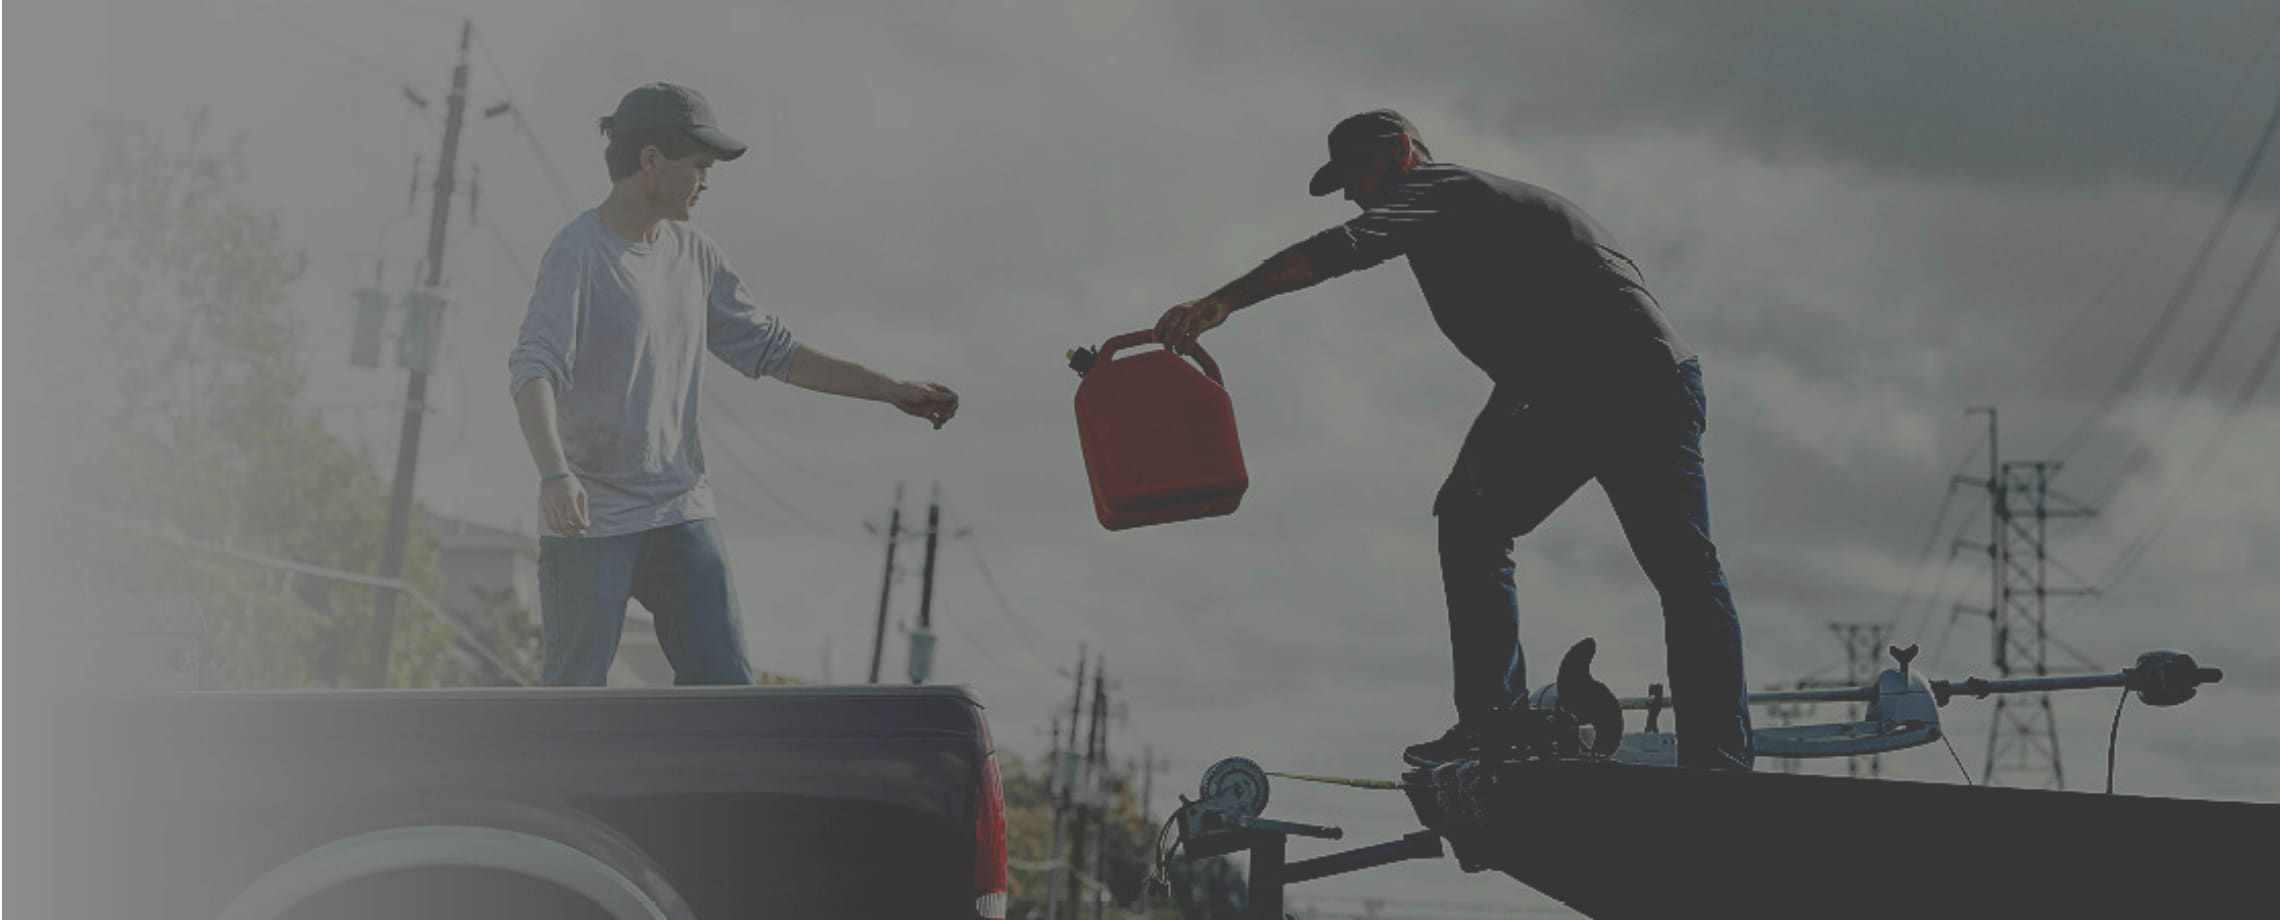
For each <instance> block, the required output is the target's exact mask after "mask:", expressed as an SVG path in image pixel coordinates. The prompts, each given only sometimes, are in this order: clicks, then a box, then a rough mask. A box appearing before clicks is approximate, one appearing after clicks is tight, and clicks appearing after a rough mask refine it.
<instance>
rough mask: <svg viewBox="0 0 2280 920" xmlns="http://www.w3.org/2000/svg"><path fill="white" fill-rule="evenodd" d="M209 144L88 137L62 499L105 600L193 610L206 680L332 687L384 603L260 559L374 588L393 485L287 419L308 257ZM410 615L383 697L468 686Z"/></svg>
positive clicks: (418, 565) (424, 560) (68, 223)
mask: <svg viewBox="0 0 2280 920" xmlns="http://www.w3.org/2000/svg"><path fill="white" fill-rule="evenodd" d="M201 127H202V119H198V120H194V121H193V123H192V125H191V127H190V130H189V132H188V134H187V136H186V137H184V138H181V139H169V138H165V137H162V136H160V135H158V134H157V133H155V132H153V131H151V130H149V129H148V128H145V127H142V126H138V125H131V124H121V123H104V124H98V125H96V126H95V127H94V128H93V129H92V135H93V137H92V140H93V141H94V143H92V144H90V145H88V146H89V148H90V149H91V150H92V151H93V152H94V154H95V161H94V162H95V164H96V166H95V172H96V175H95V181H94V182H93V183H92V184H91V186H90V189H91V190H90V192H89V193H88V195H87V197H86V199H85V200H84V201H82V202H79V203H78V204H76V205H75V206H74V207H73V208H72V209H71V211H70V213H69V215H68V217H67V219H66V220H65V221H63V222H62V223H61V227H62V230H63V234H62V235H63V237H64V238H65V239H67V240H68V241H69V244H68V246H67V247H66V248H67V250H68V251H69V252H70V253H71V254H72V256H73V259H74V262H73V264H72V265H70V266H69V267H68V269H67V272H68V274H67V276H66V277H67V278H68V279H69V281H68V287H69V288H70V289H71V290H74V291H77V292H79V296H78V298H77V299H78V300H79V301H80V302H81V303H80V305H79V308H78V310H76V311H75V312H76V313H78V314H80V315H79V316H78V317H76V318H77V319H78V320H79V321H80V322H81V323H83V324H84V325H83V328H82V330H81V331H82V332H91V333H92V335H91V336H88V337H87V338H88V339H89V340H90V350H89V352H88V354H87V355H86V358H87V360H84V361H81V362H74V364H75V366H72V367H59V368H56V369H55V370H54V373H55V375H56V376H64V377H69V378H70V379H64V380H48V381H46V382H47V383H48V384H49V385H50V386H49V388H50V389H56V390H61V391H63V392H66V393H69V394H71V398H72V400H73V402H74V405H73V406H72V407H71V408H70V409H69V410H68V411H69V414H71V415H72V416H73V418H74V421H75V423H76V424H79V425H84V426H85V427H84V430H83V431H82V432H81V433H82V434H83V435H84V436H85V438H86V441H87V445H86V446H87V449H85V450H82V451H80V452H79V453H78V454H77V456H76V458H75V459H74V461H73V462H71V463H70V464H69V466H68V470H69V472H68V476H69V478H70V482H69V490H70V494H71V495H72V502H73V504H74V506H75V510H76V511H79V512H83V513H84V514H85V515H87V516H88V517H89V518H91V519H93V520H96V521H98V522H100V523H102V524H107V525H111V526H106V527H99V528H98V532H99V533H100V535H101V536H100V537H99V538H97V539H96V540H94V541H93V544H92V545H95V546H98V547H100V549H99V550H98V552H100V554H101V556H102V558H104V559H105V560H106V561H105V562H104V563H103V564H102V566H101V572H100V582H101V584H102V587H104V588H105V589H106V590H112V591H133V592H155V593H167V594H187V595H190V596H192V597H194V598H195V599H196V600H197V602H198V605H199V608H200V610H201V611H202V612H203V614H204V617H205V624H206V625H205V634H204V643H205V648H204V652H205V658H206V660H207V661H208V662H209V664H210V665H211V666H212V671H213V673H212V675H211V678H212V682H213V683H217V684H219V685H222V686H228V687H299V686H312V685H338V684H339V683H341V682H342V681H343V679H344V677H345V676H346V675H350V674H354V673H357V666H358V663H359V662H362V661H368V660H369V659H370V656H371V655H372V654H373V652H374V649H373V648H372V644H373V643H372V641H371V632H372V631H371V624H372V616H371V610H372V605H373V601H374V598H375V597H376V594H377V591H379V590H381V589H378V588H374V587H371V586H368V585H358V584H353V583H348V582H344V581H340V580H337V579H326V578H323V577H321V576H317V575H314V574H312V573H313V572H314V571H315V568H311V569H307V570H304V571H301V572H295V571H291V570H289V569H286V568H284V567H280V566H277V565H269V564H263V563H262V562H260V561H258V560H260V559H262V558H276V559H284V560H290V561H291V562H295V563H300V564H302V565H304V566H307V567H317V568H322V569H331V570H345V571H349V572H370V571H372V570H373V569H374V568H375V567H376V563H377V561H378V559H379V556H380V543H381V540H382V537H383V535H384V534H383V531H384V525H385V520H386V509H387V504H386V503H387V489H386V487H385V486H384V485H383V484H382V483H381V481H380V479H379V477H378V475H377V474H376V473H375V472H374V470H373V468H372V466H371V464H370V463H369V462H367V461H366V460H365V458H363V457H362V456H360V455H359V454H358V453H357V452H356V451H355V450H353V449H351V448H350V447H349V446H348V445H346V444H344V443H342V442H341V440H340V439H339V438H337V437H335V436H334V435H333V434H332V433H331V432H330V431H328V430H327V429H326V428H325V426H324V425H323V423H322V421H321V420H320V419H319V418H318V417H317V415H316V414H315V413H314V412H312V411H309V410H307V409H304V408H300V407H298V406H297V401H298V399H299V398H300V395H301V392H302V388H303V386H304V383H305V379H306V376H305V373H304V371H303V369H302V367H301V365H300V363H299V355H300V343H301V336H302V328H301V324H300V323H299V322H298V320H297V319H296V317H295V316H294V314H293V312H292V311H291V309H290V304H291V298H292V296H293V286H294V282H295V281H296V280H297V279H298V278H299V277H300V276H301V273H302V271H303V269H304V267H305V266H306V264H307V259H306V257H305V256H304V255H303V254H302V253H300V252H298V251H296V250H293V249H291V248H290V247H288V246H287V245H286V243H285V241H284V238H283V234H282V231H281V230H280V227H279V222H278V219H277V217H276V216H275V215H274V214H271V213H267V212H265V211H262V210H259V209H257V208H255V207H252V206H250V205H249V204H247V203H246V202H245V200H244V199H243V194H242V186H243V184H244V182H245V179H246V171H245V168H244V165H243V158H242V156H241V150H240V146H239V145H236V144H233V145H229V146H227V147H225V148H224V149H221V150H213V149H209V148H208V146H207V145H206V143H205V142H204V139H203V131H201V130H200V129H201ZM48 319H52V320H57V321H59V322H61V321H62V320H63V319H65V318H62V317H49V318H48ZM41 331H42V332H49V331H51V330H48V329H46V328H43V329H42V330H41ZM63 335H64V340H65V341H69V340H70V336H69V333H68V331H65V332H64V333H63ZM415 527H416V529H415V530H414V533H413V536H412V540H411V543H410V547H409V550H408V553H407V557H408V562H407V564H406V570H405V576H404V578H405V580H406V581H407V582H409V583H410V584H412V585H413V586H415V587H417V588H418V589H420V590H421V591H422V592H423V593H424V594H426V595H427V596H429V597H433V596H435V595H436V594H437V593H438V592H437V587H438V586H439V585H440V583H441V575H440V570H439V567H438V564H437V548H438V540H437V538H436V535H435V534H434V533H433V532H432V531H431V530H429V529H427V528H426V527H424V526H420V525H415ZM407 606H408V607H411V608H412V609H413V611H414V612H413V614H412V615H411V616H410V617H409V618H408V619H409V622H408V623H406V624H405V625H404V626H403V627H402V628H400V629H399V630H398V631H397V634H396V637H395V644H396V649H395V652H396V653H395V655H394V656H393V657H392V659H391V671H392V673H391V675H390V682H391V684H393V685H397V686H426V685H437V684H444V683H454V682H459V681H460V680H461V679H463V677H464V675H463V674H462V673H461V672H459V671H458V670H457V667H456V664H455V662H454V661H453V659H451V658H450V657H449V656H447V655H446V654H445V650H446V648H447V646H448V644H449V643H450V641H451V636H452V633H451V631H450V627H449V626H448V625H447V624H445V623H443V622H441V621H439V620H437V619H436V618H435V617H433V616H432V615H430V614H429V613H427V612H426V611H422V610H418V609H417V605H416V604H413V605H407Z"/></svg>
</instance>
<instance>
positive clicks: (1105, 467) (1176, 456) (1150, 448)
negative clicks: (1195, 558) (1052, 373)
mask: <svg viewBox="0 0 2280 920" xmlns="http://www.w3.org/2000/svg"><path fill="white" fill-rule="evenodd" d="M1155 341H1156V336H1155V333H1153V332H1145V331H1144V332H1134V333H1130V334H1127V335H1120V336H1117V337H1115V338H1113V339H1109V340H1108V341H1107V342H1106V343H1103V344H1102V345H1101V347H1100V355H1099V357H1097V358H1095V359H1093V362H1092V366H1091V368H1089V369H1087V370H1084V371H1083V373H1084V378H1085V379H1084V382H1083V383H1080V384H1078V385H1077V436H1078V439H1079V441H1080V442H1081V443H1082V444H1083V445H1084V452H1085V472H1086V473H1087V474H1088V475H1090V476H1091V477H1092V493H1093V512H1094V513H1095V514H1097V515H1099V517H1100V523H1101V526H1103V527H1106V528H1108V529H1110V530H1124V529H1126V528H1131V527H1142V526H1146V525H1149V524H1164V523H1169V522H1172V521H1186V520H1192V519H1195V518H1205V517H1215V516H1218V515H1222V514H1227V513H1229V512H1232V511H1234V510H1235V506H1236V505H1238V504H1241V503H1242V501H1243V490H1245V489H1247V488H1249V487H1250V485H1251V478H1250V476H1249V474H1247V473H1245V472H1244V471H1243V448H1242V445H1241V444H1239V443H1238V442H1237V441H1236V437H1235V405H1234V403H1233V402H1231V401H1229V400H1228V398H1227V388H1226V387H1225V386H1223V385H1222V381H1221V379H1220V376H1219V365H1218V364H1217V363H1216V362H1214V361H1212V360H1211V356H1210V355H1208V354H1205V353H1204V352H1203V349H1202V348H1200V347H1198V348H1195V349H1192V351H1191V354H1192V355H1193V357H1194V358H1195V360H1196V363H1197V364H1200V365H1202V366H1203V370H1202V372H1200V373H1199V372H1197V371H1196V368H1195V365H1191V364H1189V363H1188V362H1186V361H1184V360H1181V358H1180V356H1179V355H1176V354H1173V353H1172V352H1171V351H1170V350H1169V349H1154V350H1150V351H1146V352H1142V353H1139V354H1133V355H1127V356H1125V357H1121V358H1119V357H1117V355H1116V353H1117V352H1118V351H1119V350H1122V349H1125V348H1130V347H1132V346H1135V345H1147V344H1153V343H1154V342H1155ZM1207 375H1208V376H1207Z"/></svg>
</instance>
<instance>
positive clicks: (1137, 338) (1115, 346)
mask: <svg viewBox="0 0 2280 920" xmlns="http://www.w3.org/2000/svg"><path fill="white" fill-rule="evenodd" d="M1155 343H1156V331H1155V330H1153V329H1143V330H1140V331H1139V332H1127V333H1125V334H1123V335H1120V336H1116V337H1115V338H1112V339H1109V340H1108V341H1106V342H1102V343H1101V344H1100V357H1098V358H1096V359H1094V364H1095V366H1098V365H1101V364H1107V363H1108V361H1109V358H1111V357H1112V356H1114V355H1115V354H1116V353H1117V352H1118V351H1120V350H1123V349H1126V348H1131V347H1132V346H1134V345H1152V344H1155ZM1165 350H1166V351H1170V350H1171V349H1169V348H1167V349H1165ZM1186 355H1187V356H1188V357H1190V358H1194V359H1195V363H1197V364H1200V365H1202V366H1203V375H1204V376H1206V377H1209V378H1211V382H1212V383H1216V384H1219V385H1220V386H1226V385H1227V381H1225V380H1222V379H1220V377H1219V362H1217V361H1213V360H1211V355H1209V354H1207V353H1205V352H1204V350H1203V346H1202V345H1201V344H1195V345H1190V346H1188V350H1187V352H1186Z"/></svg>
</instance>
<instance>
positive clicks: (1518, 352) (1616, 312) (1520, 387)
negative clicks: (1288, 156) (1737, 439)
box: [1300, 163, 1694, 403]
mask: <svg viewBox="0 0 2280 920" xmlns="http://www.w3.org/2000/svg"><path fill="white" fill-rule="evenodd" d="M1300 245H1301V252H1302V253H1303V254H1304V255H1305V257H1306V261H1307V265H1308V266H1309V267H1311V268H1312V269H1313V270H1314V271H1315V273H1316V274H1317V275H1318V276H1320V277H1323V278H1331V277H1336V276H1338V275H1342V274H1345V273H1347V272H1351V271H1357V270H1360V269H1364V268H1368V267H1370V266H1373V265H1376V264H1378V263H1380V262H1384V261H1385V260H1387V259H1391V258H1393V257H1394V256H1404V255H1405V256H1408V257H1409V267H1410V269H1411V271H1413V272H1415V273H1416V275H1417V284H1418V286H1419V287H1420V288H1422V289H1423V291H1424V294H1425V302H1426V304H1427V306H1429V307H1430V308H1431V309H1432V312H1433V319H1434V321H1435V322H1437V323H1438V324H1440V327H1441V331H1442V333H1443V334H1445V335H1447V336H1448V337H1449V340H1450V341H1451V342H1453V343H1455V344H1456V346H1457V350H1458V351H1459V352H1462V353H1463V354H1464V356H1465V358H1466V359H1467V360H1470V361H1471V362H1472V363H1473V364H1475V365H1478V366H1479V367H1480V369H1481V370H1483V371H1486V372H1488V375H1489V377H1490V378H1491V379H1493V380H1495V381H1496V383H1497V388H1498V392H1499V395H1500V397H1503V398H1512V399H1518V400H1522V401H1527V402H1560V403H1575V402H1585V401H1589V400H1591V399H1593V398H1594V397H1595V396H1598V395H1601V394H1604V393H1607V392H1608V391H1609V390H1610V389H1611V388H1620V387H1623V386H1625V385H1626V384H1629V383H1632V382H1633V381H1636V380H1640V379H1644V378H1642V377H1641V376H1640V375H1644V374H1652V373H1654V372H1655V371H1657V370H1658V369H1659V370H1661V371H1668V370H1669V369H1670V368H1671V367H1672V366H1674V365H1675V364H1677V363H1678V362H1680V361H1683V360H1686V359H1687V358H1691V357H1693V356H1694V352H1693V351H1692V350H1691V349H1689V348H1688V347H1687V346H1686V343H1685V342H1684V341H1682V340H1680V339H1679V337H1678V333H1677V332H1676V331H1674V330H1672V329H1671V327H1670V323H1669V321H1668V320H1666V319H1665V318H1664V317H1663V314H1662V309H1661V307H1660V306H1658V305H1657V304H1656V302H1655V299H1654V296H1653V295H1652V294H1649V293H1647V289H1646V281H1645V279H1644V278H1642V277H1641V276H1640V274H1639V269H1638V266H1636V265H1633V264H1632V263H1631V260H1630V258H1629V257H1627V256H1625V255H1623V253H1622V252H1620V251H1618V250H1617V249H1616V248H1615V245H1614V242H1613V241H1612V240H1611V239H1610V238H1609V237H1608V235H1607V232H1606V231H1605V230H1604V229H1601V228H1600V227H1599V225H1598V224H1597V223H1596V222H1594V221H1593V220H1592V219H1591V218H1590V217H1589V216H1587V215H1585V214H1584V213H1583V211H1582V209H1580V208H1577V207H1576V206H1575V205H1574V204H1572V203H1570V202H1568V201H1567V200H1566V199H1564V198H1561V197H1560V196H1558V195H1555V194H1553V193H1551V192H1549V191H1546V190H1544V189H1541V188H1538V187H1536V186H1533V185H1529V184H1528V183H1525V182H1520V181H1516V180H1512V179H1506V178H1504V177H1502V176H1497V175H1493V174H1490V173H1486V172H1482V171H1480V170H1476V169H1468V168H1466V167H1463V166H1457V165H1454V164H1449V163H1424V164H1420V165H1419V166H1418V167H1417V168H1416V169H1414V170H1411V171H1410V172H1409V173H1408V174H1407V175H1405V176H1403V177H1402V179H1401V180H1400V181H1399V182H1397V183H1396V185H1395V187H1394V188H1393V189H1392V191H1391V195H1390V198H1389V200H1388V201H1386V202H1385V203H1383V204H1380V205H1378V206H1376V207H1372V208H1369V209H1367V210H1365V211H1364V212H1362V214H1361V216H1359V217H1356V218H1354V219H1353V220H1350V221H1347V222H1345V223H1343V224H1340V225H1338V226H1335V227H1331V228H1330V229H1328V230H1324V231H1322V232H1321V233H1318V234H1315V235H1314V236H1313V237H1312V238H1310V239H1308V240H1307V241H1306V242H1304V243H1302V244H1300Z"/></svg>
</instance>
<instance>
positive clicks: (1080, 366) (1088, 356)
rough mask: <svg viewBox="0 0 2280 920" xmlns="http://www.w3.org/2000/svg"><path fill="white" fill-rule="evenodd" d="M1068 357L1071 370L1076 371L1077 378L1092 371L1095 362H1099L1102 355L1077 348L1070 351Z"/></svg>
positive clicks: (1090, 350)
mask: <svg viewBox="0 0 2280 920" xmlns="http://www.w3.org/2000/svg"><path fill="white" fill-rule="evenodd" d="M1068 357H1069V369H1070V370H1072V371H1076V372H1077V376H1079V377H1082V376H1084V375H1085V374H1086V372H1088V371H1091V370H1092V367H1093V362H1094V361H1096V360H1099V358H1100V353H1099V352H1097V351H1094V350H1092V349H1090V348H1084V347H1077V348H1071V349H1069V355H1068Z"/></svg>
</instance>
